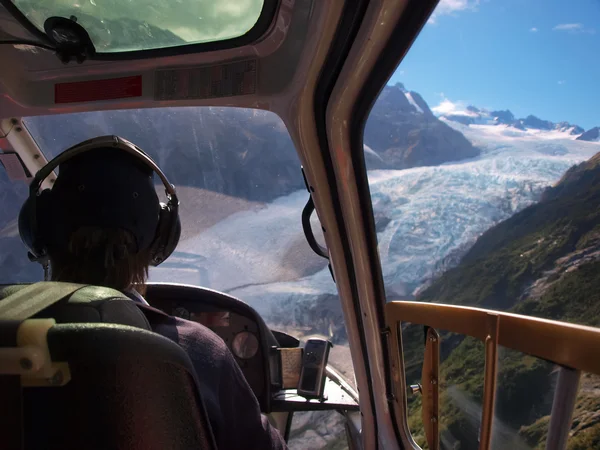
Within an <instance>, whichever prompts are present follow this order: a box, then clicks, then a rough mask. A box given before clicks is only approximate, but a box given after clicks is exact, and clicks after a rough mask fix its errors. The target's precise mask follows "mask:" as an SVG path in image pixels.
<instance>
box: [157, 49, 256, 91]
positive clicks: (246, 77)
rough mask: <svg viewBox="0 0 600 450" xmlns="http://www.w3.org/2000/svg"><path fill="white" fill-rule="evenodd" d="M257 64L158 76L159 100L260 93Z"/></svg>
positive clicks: (167, 71) (162, 72)
mask: <svg viewBox="0 0 600 450" xmlns="http://www.w3.org/2000/svg"><path fill="white" fill-rule="evenodd" d="M256 69H257V60H256V59H251V60H244V61H236V62H231V63H227V64H218V65H213V66H202V67H191V68H190V67H186V68H181V69H165V70H159V71H157V72H156V82H155V89H154V99H155V100H202V99H209V98H222V97H235V96H238V95H250V94H254V93H255V92H256V78H257V70H256Z"/></svg>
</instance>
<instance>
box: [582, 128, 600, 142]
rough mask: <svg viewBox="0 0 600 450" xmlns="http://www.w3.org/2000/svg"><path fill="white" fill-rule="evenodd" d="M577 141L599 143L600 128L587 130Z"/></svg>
mask: <svg viewBox="0 0 600 450" xmlns="http://www.w3.org/2000/svg"><path fill="white" fill-rule="evenodd" d="M577 139H579V140H580V141H590V142H598V141H600V127H594V128H590V129H589V130H587V131H586V132H585V133H583V134H582V135H581V136H579V137H578V138H577Z"/></svg>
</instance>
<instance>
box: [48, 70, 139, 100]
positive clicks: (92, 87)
mask: <svg viewBox="0 0 600 450" xmlns="http://www.w3.org/2000/svg"><path fill="white" fill-rule="evenodd" d="M141 96H142V76H141V75H135V76H131V77H122V78H109V79H105V80H91V81H75V82H71V83H58V84H56V85H55V86H54V103H78V102H95V101H100V100H115V99H119V98H132V97H141Z"/></svg>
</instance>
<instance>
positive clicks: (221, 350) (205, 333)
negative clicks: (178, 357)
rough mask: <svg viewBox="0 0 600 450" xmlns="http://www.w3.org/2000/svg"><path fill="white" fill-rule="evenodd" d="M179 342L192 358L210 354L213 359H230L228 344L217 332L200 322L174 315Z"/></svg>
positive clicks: (204, 356)
mask: <svg viewBox="0 0 600 450" xmlns="http://www.w3.org/2000/svg"><path fill="white" fill-rule="evenodd" d="M174 319H175V326H176V327H177V334H178V340H179V344H180V345H181V346H183V347H184V348H185V349H186V351H187V352H188V354H189V355H190V358H192V360H194V359H195V356H200V357H202V359H204V358H206V357H207V356H209V357H210V358H212V359H213V361H218V360H219V359H228V356H229V355H228V353H229V349H228V348H227V344H225V342H224V341H223V339H221V338H220V337H219V336H218V335H217V334H216V333H215V332H213V331H212V330H210V329H209V328H207V327H205V326H204V325H202V324H199V323H198V322H193V321H191V320H185V319H182V318H180V317H174Z"/></svg>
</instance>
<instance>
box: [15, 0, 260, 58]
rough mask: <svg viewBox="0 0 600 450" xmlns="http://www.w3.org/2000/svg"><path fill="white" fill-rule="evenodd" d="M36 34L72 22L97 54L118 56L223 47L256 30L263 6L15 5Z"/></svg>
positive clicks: (199, 2)
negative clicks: (51, 21)
mask: <svg viewBox="0 0 600 450" xmlns="http://www.w3.org/2000/svg"><path fill="white" fill-rule="evenodd" d="M13 3H14V4H15V5H16V6H17V7H18V8H19V9H20V10H21V12H23V14H24V15H25V16H26V17H27V19H29V20H30V21H31V22H32V23H33V24H34V25H35V26H36V27H37V28H38V29H39V30H40V31H44V22H45V21H46V19H48V18H49V17H53V16H59V17H65V18H72V17H74V18H75V19H76V21H77V23H78V24H80V25H82V26H83V27H84V28H85V30H86V31H87V32H88V34H89V35H90V38H91V39H92V42H93V44H94V46H95V47H96V51H98V52H122V51H133V50H148V49H155V48H161V47H174V46H179V45H185V44H197V43H205V42H215V41H222V40H226V39H232V38H237V37H240V36H242V35H243V34H245V33H247V32H248V31H249V30H250V29H251V28H252V27H253V26H254V24H256V22H257V20H258V18H259V17H260V15H261V11H262V8H263V0H245V1H235V2H229V1H220V2H215V1H210V0H178V1H175V2H168V1H163V2H156V1H152V0H135V1H120V0H116V1H102V0H85V1H77V0H75V1H73V0H61V1H49V0H45V1H35V0H13Z"/></svg>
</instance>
